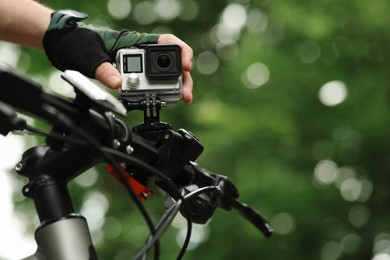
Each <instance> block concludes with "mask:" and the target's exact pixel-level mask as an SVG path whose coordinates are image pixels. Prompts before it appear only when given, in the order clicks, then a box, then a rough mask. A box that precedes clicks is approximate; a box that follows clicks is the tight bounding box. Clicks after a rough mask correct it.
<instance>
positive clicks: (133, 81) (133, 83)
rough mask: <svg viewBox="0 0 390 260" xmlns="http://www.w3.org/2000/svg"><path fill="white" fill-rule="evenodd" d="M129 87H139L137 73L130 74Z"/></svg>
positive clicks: (128, 78)
mask: <svg viewBox="0 0 390 260" xmlns="http://www.w3.org/2000/svg"><path fill="white" fill-rule="evenodd" d="M127 85H128V86H129V87H130V88H136V87H137V86H138V85H139V77H138V75H137V74H136V73H130V75H129V76H127Z"/></svg>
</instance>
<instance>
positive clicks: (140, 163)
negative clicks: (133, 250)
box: [25, 107, 192, 259]
mask: <svg viewBox="0 0 390 260" xmlns="http://www.w3.org/2000/svg"><path fill="white" fill-rule="evenodd" d="M51 109H54V108H53V107H51ZM56 114H57V116H58V113H56ZM62 116H65V115H63V114H62ZM65 117H66V116H65ZM61 121H62V123H65V124H66V125H68V128H71V129H72V130H73V131H75V132H76V133H77V134H78V135H80V136H82V137H84V138H85V140H81V139H78V138H74V137H70V136H64V135H61V134H57V133H53V132H51V133H47V132H44V131H42V130H39V129H37V128H34V127H32V126H29V125H27V126H26V128H25V129H26V130H28V131H30V132H32V133H36V134H40V135H43V136H50V137H52V138H56V139H59V140H62V141H66V142H69V143H73V144H75V145H78V146H82V147H91V146H92V148H93V150H95V151H98V152H99V153H100V154H101V155H102V156H103V157H104V158H105V160H106V161H107V163H109V164H110V165H111V166H112V167H113V169H114V170H115V172H116V173H120V174H119V176H120V178H121V179H122V182H123V183H125V187H126V190H128V192H129V193H130V196H131V197H132V199H133V201H134V202H135V203H136V206H137V207H138V208H139V210H140V212H141V214H142V215H143V217H144V219H145V221H146V222H147V224H148V226H149V229H150V230H151V234H152V235H153V236H152V237H157V238H159V237H160V236H161V235H162V232H161V231H160V233H161V234H159V235H158V236H157V234H156V233H155V234H153V232H152V228H151V225H152V226H153V229H154V231H155V232H157V229H156V226H155V225H154V224H153V221H152V220H151V217H150V215H149V213H147V211H146V209H145V207H144V206H143V205H142V203H141V202H140V200H139V198H138V196H137V195H136V194H135V193H134V191H133V189H132V188H131V186H130V185H129V184H128V183H127V182H126V181H125V177H124V176H123V173H122V171H120V169H119V167H118V166H117V162H116V161H115V159H114V158H111V156H107V155H109V154H111V155H113V156H117V157H119V158H122V159H125V160H127V161H130V162H131V163H132V164H134V165H137V166H138V167H141V168H143V169H144V170H146V171H148V172H151V173H152V174H153V175H155V176H157V177H159V178H160V179H161V180H162V181H164V183H166V184H168V186H170V189H171V190H178V188H177V187H176V185H175V184H174V183H173V182H172V181H171V179H169V178H167V177H166V176H165V175H164V174H163V173H162V172H160V171H159V170H157V169H156V168H154V167H152V166H150V165H148V164H146V163H144V162H143V161H141V160H139V159H137V158H135V157H131V156H129V155H127V154H123V153H122V152H120V151H117V150H114V149H112V148H109V147H105V146H100V144H98V143H97V142H96V141H95V140H94V139H92V138H90V136H89V134H88V133H85V132H84V131H83V130H82V129H79V128H78V127H76V126H75V125H74V124H73V123H72V122H70V120H64V118H61ZM88 144H90V145H91V146H89V145H88ZM133 195H134V196H133ZM176 196H177V197H178V198H179V200H178V201H181V202H183V201H184V202H183V206H184V210H186V211H187V212H188V213H190V210H189V206H188V205H187V203H186V201H185V198H183V197H182V196H181V194H180V193H179V192H178V193H177V194H176ZM137 201H138V202H139V204H138V203H137ZM181 202H180V203H179V205H181ZM175 214H176V213H175ZM187 215H188V216H190V215H191V214H187ZM150 224H151V225H150ZM168 224H169V223H168ZM164 229H166V228H164ZM191 230H192V222H191V221H190V219H188V218H187V235H186V239H185V241H184V243H183V246H182V249H181V251H180V253H179V255H178V257H177V258H178V259H181V258H182V257H183V256H184V254H185V251H186V249H187V248H188V245H189V242H190V237H191V233H192V232H191ZM148 244H151V243H148ZM153 245H154V246H155V259H159V254H160V252H159V243H158V239H154V240H153ZM150 247H151V245H148V249H150ZM156 247H157V248H156ZM137 255H138V254H137Z"/></svg>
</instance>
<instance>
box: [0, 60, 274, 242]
mask: <svg viewBox="0 0 390 260" xmlns="http://www.w3.org/2000/svg"><path fill="white" fill-rule="evenodd" d="M76 94H77V96H76V99H74V100H67V99H65V98H61V97H58V96H55V95H53V94H49V93H48V92H46V91H44V90H43V89H42V87H41V86H40V85H39V84H37V83H35V82H33V81H31V80H30V79H28V78H26V77H25V76H23V75H22V74H20V73H18V72H16V71H15V70H13V69H11V68H10V67H7V66H5V65H1V64H0V101H1V102H4V103H0V134H2V135H6V134H7V133H8V132H9V131H12V130H22V129H23V128H24V127H25V126H26V124H25V122H24V121H23V120H22V119H20V118H18V117H17V115H16V113H15V112H14V111H13V108H15V109H17V110H20V111H22V112H23V113H27V114H32V115H33V116H35V117H40V118H42V119H44V120H46V121H48V122H50V123H51V124H52V125H53V129H52V133H53V134H60V135H66V136H67V137H69V138H75V139H77V140H80V137H82V136H80V133H78V132H77V131H74V130H75V129H73V128H72V126H77V128H78V129H81V130H82V131H83V132H84V133H88V134H89V135H91V136H93V138H94V139H95V140H97V141H98V142H99V144H100V145H101V146H104V147H108V148H109V149H112V150H115V151H117V156H116V159H117V160H118V161H119V162H122V161H123V162H124V161H125V160H123V157H121V156H120V155H119V153H121V154H126V155H131V157H133V158H136V159H138V160H140V161H142V162H143V163H145V164H148V165H150V166H152V167H154V168H156V169H158V170H159V171H161V172H162V173H163V174H164V175H165V176H166V177H167V178H169V179H170V180H172V181H173V183H174V184H175V185H176V186H177V187H178V188H181V189H182V191H183V192H184V193H186V194H188V193H191V192H193V191H194V190H196V189H199V188H202V187H206V186H214V187H215V189H214V191H211V192H208V193H202V194H200V195H198V196H193V197H191V198H189V199H188V205H189V206H190V214H191V216H186V214H187V215H188V214H189V213H188V211H184V210H183V211H182V214H183V215H184V216H186V217H190V219H191V221H193V222H196V223H205V222H206V221H207V220H209V219H210V217H211V216H212V214H213V212H214V210H215V208H216V207H220V208H223V209H225V210H231V209H233V208H234V209H236V210H238V211H239V212H240V213H241V215H242V216H244V217H245V218H246V219H248V220H249V221H250V222H251V223H252V224H254V225H255V226H256V227H257V228H258V229H259V230H260V231H261V232H262V233H263V234H264V235H265V236H266V237H269V236H270V235H271V234H272V228H271V226H270V225H269V224H268V222H267V221H265V220H264V219H263V218H262V217H261V216H260V215H259V214H258V213H257V212H256V211H254V210H253V209H251V208H249V207H248V206H247V205H245V204H241V203H240V202H238V200H237V199H238V197H239V194H238V191H237V189H236V187H235V186H234V185H233V184H232V182H231V181H230V180H229V179H228V178H227V177H225V176H222V175H218V174H214V173H211V172H210V171H208V170H206V169H203V168H201V167H199V166H198V165H196V163H194V162H195V160H196V159H197V157H198V156H199V155H200V154H201V153H202V151H203V147H202V145H201V144H200V143H199V141H198V140H197V139H196V137H195V136H194V135H192V134H191V133H190V132H187V131H185V130H183V129H181V130H179V131H178V132H175V131H173V130H172V129H171V128H170V126H169V125H167V124H162V123H161V124H154V125H153V127H152V128H150V127H148V128H146V129H145V128H144V127H142V125H141V126H138V127H136V128H134V129H133V130H130V129H129V128H128V127H127V125H126V124H125V123H124V122H122V121H121V120H119V119H117V118H115V117H114V116H113V114H112V113H107V111H106V110H107V106H105V107H102V106H101V105H100V104H97V103H96V102H95V101H94V100H92V99H91V97H89V96H88V95H85V93H82V91H81V92H80V91H79V90H76ZM46 143H47V145H46V146H44V148H39V149H37V148H34V153H38V155H34V156H38V158H39V160H38V161H34V167H37V169H35V172H39V173H40V174H42V173H51V172H54V173H55V176H53V178H55V179H58V180H61V181H65V182H67V181H69V180H71V179H73V178H75V177H76V176H77V175H79V174H81V173H82V172H83V171H85V170H86V169H88V168H90V167H92V166H94V165H96V164H97V163H99V162H102V161H103V158H102V157H101V156H99V154H97V153H96V151H94V150H93V149H91V150H88V148H85V147H84V148H80V144H78V143H77V142H75V143H69V142H66V141H65V140H63V141H61V140H58V139H55V138H50V136H49V137H48V138H47V139H46ZM38 150H39V152H37V151H38ZM31 153H32V152H31V151H30V153H28V152H27V153H25V158H24V161H23V160H22V161H21V163H22V165H23V164H24V165H28V162H26V160H32V159H31V156H30V157H29V156H27V155H28V154H31ZM114 156H115V154H114ZM70 162H71V163H70ZM123 168H124V170H125V171H127V172H132V173H133V175H132V178H134V179H136V181H137V182H138V183H140V184H141V185H144V186H148V185H149V183H150V182H151V181H155V183H156V184H157V185H158V186H159V187H160V188H162V189H163V190H165V191H166V192H167V193H168V194H169V195H170V196H171V197H172V198H173V199H174V200H175V199H178V197H177V191H173V190H172V187H170V186H167V185H166V184H165V183H164V182H161V181H159V179H158V178H156V177H155V176H153V175H152V174H151V173H150V172H148V171H147V170H145V169H142V167H141V168H140V167H139V166H137V165H132V164H126V163H125V165H124V167H123ZM21 172H23V171H21ZM28 177H29V178H33V176H28Z"/></svg>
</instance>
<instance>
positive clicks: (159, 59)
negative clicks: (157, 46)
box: [153, 52, 174, 72]
mask: <svg viewBox="0 0 390 260" xmlns="http://www.w3.org/2000/svg"><path fill="white" fill-rule="evenodd" d="M153 64H154V67H155V68H156V69H157V70H158V71H161V72H167V71H170V70H171V69H172V67H173V65H174V60H173V58H172V56H171V55H170V54H169V53H167V52H160V53H158V54H157V55H156V56H155V58H154V59H153Z"/></svg>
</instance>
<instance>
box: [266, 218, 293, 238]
mask: <svg viewBox="0 0 390 260" xmlns="http://www.w3.org/2000/svg"><path fill="white" fill-rule="evenodd" d="M270 222H271V226H272V227H273V228H274V230H275V232H276V233H278V234H280V235H289V234H291V233H293V232H294V231H295V228H296V225H297V223H296V220H295V217H294V216H293V215H292V214H290V213H287V212H281V213H278V214H276V215H275V216H273V217H272V219H271V221H270Z"/></svg>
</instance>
